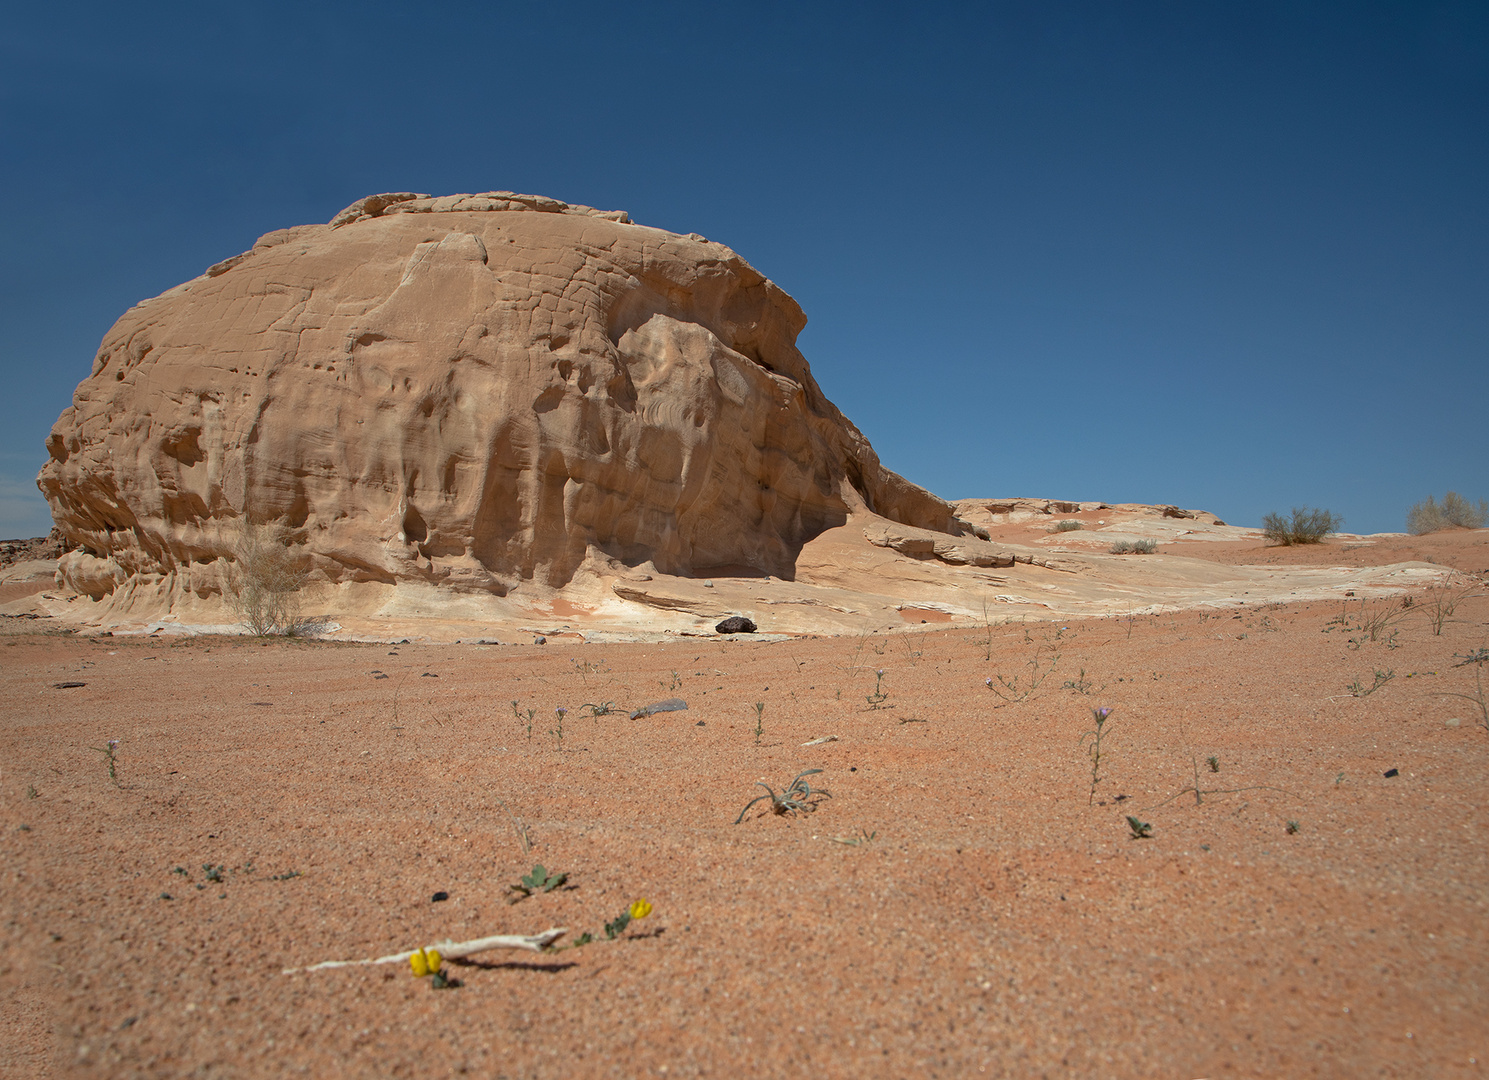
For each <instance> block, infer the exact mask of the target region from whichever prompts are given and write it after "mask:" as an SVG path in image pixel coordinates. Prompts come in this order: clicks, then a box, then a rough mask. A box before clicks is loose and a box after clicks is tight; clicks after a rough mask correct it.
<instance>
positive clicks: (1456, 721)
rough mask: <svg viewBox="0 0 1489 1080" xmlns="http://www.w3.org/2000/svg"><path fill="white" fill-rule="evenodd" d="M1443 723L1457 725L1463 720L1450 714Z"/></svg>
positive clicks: (1450, 725)
mask: <svg viewBox="0 0 1489 1080" xmlns="http://www.w3.org/2000/svg"><path fill="white" fill-rule="evenodd" d="M1443 723H1444V724H1446V725H1447V726H1448V727H1457V726H1458V725H1459V724H1461V723H1463V721H1462V720H1460V719H1458V717H1456V716H1450V717H1448V718H1447V719H1446V720H1444V721H1443Z"/></svg>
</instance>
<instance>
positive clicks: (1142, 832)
mask: <svg viewBox="0 0 1489 1080" xmlns="http://www.w3.org/2000/svg"><path fill="white" fill-rule="evenodd" d="M1127 827H1128V828H1129V829H1131V830H1132V838H1133V839H1134V840H1151V839H1152V838H1153V826H1151V825H1149V824H1148V823H1147V822H1146V821H1139V820H1138V819H1137V818H1135V817H1133V816H1132V815H1131V814H1128V815H1127Z"/></svg>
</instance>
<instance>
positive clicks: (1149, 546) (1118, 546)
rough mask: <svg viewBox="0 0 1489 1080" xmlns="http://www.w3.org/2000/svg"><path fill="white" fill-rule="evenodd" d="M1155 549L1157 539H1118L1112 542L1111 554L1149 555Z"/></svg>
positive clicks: (1156, 547)
mask: <svg viewBox="0 0 1489 1080" xmlns="http://www.w3.org/2000/svg"><path fill="white" fill-rule="evenodd" d="M1157 550H1158V541H1157V540H1147V539H1144V540H1118V541H1117V542H1116V543H1114V544H1112V554H1113V555H1151V554H1153V552H1155V551H1157Z"/></svg>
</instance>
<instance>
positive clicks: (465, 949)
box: [284, 927, 569, 975]
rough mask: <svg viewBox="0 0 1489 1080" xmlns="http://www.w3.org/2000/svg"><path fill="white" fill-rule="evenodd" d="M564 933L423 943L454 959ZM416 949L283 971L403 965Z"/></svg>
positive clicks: (544, 941)
mask: <svg viewBox="0 0 1489 1080" xmlns="http://www.w3.org/2000/svg"><path fill="white" fill-rule="evenodd" d="M568 932H569V930H568V927H557V928H555V929H552V930H544V931H543V932H542V933H541V934H531V935H528V936H523V935H521V934H495V935H493V936H491V937H483V938H475V939H474V940H472V941H441V942H437V943H436V944H434V945H428V946H425V948H429V949H438V950H439V954H440V956H441V957H443V958H444V959H446V960H456V959H458V958H460V957H462V956H471V955H473V954H475V953H478V952H485V951H486V950H488V949H526V950H527V951H528V952H542V951H543V950H544V949H546V948H547V947H548V946H549V945H552V944H553V943H554V942H555V941H557V940H558V939H559V938H561V937H563V936H564V935H565V934H567V933H568ZM418 951H419V950H418V949H409V950H408V951H406V952H401V953H393V954H392V955H391V956H379V957H378V958H377V959H375V960H323V961H321V962H320V963H319V964H311V965H310V966H309V967H302V968H285V969H284V974H285V975H294V974H295V973H297V972H301V971H321V970H324V969H325V968H343V967H360V966H362V965H364V964H406V963H408V959H409V957H411V956H413V955H414V953H416V952H418Z"/></svg>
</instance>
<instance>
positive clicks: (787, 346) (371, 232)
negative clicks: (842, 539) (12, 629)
mask: <svg viewBox="0 0 1489 1080" xmlns="http://www.w3.org/2000/svg"><path fill="white" fill-rule="evenodd" d="M805 322H806V319H805V317H804V316H803V314H802V312H801V309H800V308H799V307H797V305H796V303H795V302H794V301H793V300H792V299H791V298H790V297H789V296H787V295H786V294H785V293H784V292H782V291H781V290H780V289H779V288H777V287H776V286H775V285H774V284H773V283H771V282H770V281H768V280H766V279H765V278H764V277H763V276H762V275H760V274H759V273H758V272H757V271H756V270H755V269H754V268H753V267H751V266H750V265H749V264H748V263H746V262H745V261H744V260H743V259H741V258H739V256H738V255H736V254H735V253H734V252H733V251H731V250H729V249H728V248H727V247H724V246H723V245H721V244H716V243H710V242H709V241H706V240H704V239H703V238H702V237H699V236H678V235H675V234H672V233H668V232H664V231H661V230H658V229H651V228H646V227H643V226H640V225H635V224H632V223H630V222H629V221H628V219H627V218H626V215H625V214H623V213H602V212H600V211H596V210H591V209H589V208H586V207H576V206H568V205H566V204H564V203H560V202H557V201H555V200H551V199H543V198H538V197H533V196H521V195H513V194H511V193H504V192H496V193H490V194H486V195H474V196H471V195H466V196H450V197H446V198H429V197H427V196H416V195H412V194H408V193H402V194H392V195H377V196H373V197H371V198H368V199H364V200H362V201H360V202H358V203H356V204H354V205H353V206H351V207H349V208H348V209H347V210H345V211H343V212H342V213H341V214H339V215H337V217H336V218H335V219H333V221H332V222H331V223H330V224H328V225H308V226H301V227H298V228H292V229H284V230H280V231H278V232H273V233H269V234H268V235H266V236H264V237H263V238H261V239H260V240H259V241H258V243H256V244H255V245H254V247H253V249H252V250H251V251H248V252H245V253H244V254H242V255H239V256H237V257H235V258H232V259H228V260H226V261H225V262H222V263H219V264H217V265H216V266H214V267H212V268H211V269H210V270H208V271H207V273H206V274H204V275H203V276H201V277H199V278H196V279H195V280H193V281H190V282H187V283H186V284H184V285H180V286H178V287H176V288H174V289H172V290H170V291H169V292H166V293H164V294H162V295H161V296H158V297H156V298H154V299H153V300H147V301H145V302H144V303H141V304H139V305H138V306H136V307H135V308H133V309H131V310H130V311H128V312H127V313H125V315H124V316H123V317H122V318H121V319H120V320H119V321H118V323H116V324H115V325H114V327H113V329H112V330H110V331H109V333H108V335H107V336H106V337H105V338H104V341H103V344H102V346H101V347H100V349H99V351H98V355H97V358H96V359H95V361H94V364H93V371H92V374H91V375H89V376H88V378H87V379H85V380H84V381H83V382H82V384H81V385H80V386H79V387H78V389H77V392H76V394H75V395H74V398H73V404H72V407H71V408H69V409H67V410H66V411H65V412H64V413H63V414H62V416H61V418H60V419H59V420H58V421H57V424H56V426H55V427H54V428H53V430H52V434H51V436H50V438H49V439H48V440H47V447H48V450H49V451H50V455H51V460H50V461H49V462H48V464H47V465H46V466H45V467H44V468H43V469H42V472H41V474H40V476H39V478H38V484H39V486H40V488H41V490H42V493H43V494H44V495H45V496H46V497H47V499H48V501H49V502H50V504H51V507H52V514H53V517H54V519H55V520H56V523H57V525H58V527H59V529H60V530H61V532H62V534H63V535H64V536H65V537H66V538H67V540H68V541H69V542H70V543H72V544H75V545H77V546H78V548H79V550H77V551H75V552H72V553H70V554H69V555H68V556H67V557H66V558H64V560H63V562H62V568H61V570H60V571H59V573H60V574H61V576H62V577H63V578H64V579H65V582H64V583H65V584H68V585H71V586H72V587H74V588H76V589H78V590H79V591H83V592H87V593H89V594H90V595H93V596H95V597H96V596H100V595H104V594H107V593H108V592H110V591H111V590H113V589H115V588H117V587H118V586H119V585H120V584H121V583H123V582H124V581H126V580H128V579H129V578H130V577H131V576H134V577H137V578H138V577H154V576H164V575H175V580H176V582H177V583H178V587H179V588H180V589H183V590H184V589H190V590H193V591H196V592H198V593H201V594H203V595H205V594H206V593H209V592H213V591H216V590H217V589H218V588H220V586H221V581H222V573H223V568H224V567H225V566H226V562H225V561H223V560H225V559H226V558H227V557H228V556H230V554H231V552H232V550H233V547H234V545H235V543H236V542H237V539H238V537H239V536H240V535H241V531H242V528H243V524H244V522H245V521H251V522H253V523H278V524H281V525H283V526H286V527H287V528H288V529H289V530H291V532H292V535H293V537H294V539H295V541H296V542H297V543H298V544H299V545H303V546H302V547H301V548H300V550H302V551H303V552H304V553H305V555H306V558H307V559H308V560H309V562H310V564H311V567H312V573H313V576H314V577H315V578H316V579H319V580H326V581H331V582H344V581H380V582H389V583H393V582H400V581H411V580H417V581H426V582H434V583H441V584H446V585H450V586H454V587H457V588H461V589H469V590H482V591H487V592H490V593H495V594H498V595H502V594H505V593H506V592H508V591H509V590H512V589H514V588H521V587H523V586H524V585H526V584H529V583H531V584H534V585H538V586H544V587H561V586H562V585H564V584H565V583H566V582H568V581H569V580H570V579H571V578H572V577H573V575H574V574H575V573H576V572H577V571H578V570H579V569H580V568H581V567H583V566H585V565H586V564H587V563H589V564H594V563H602V564H606V565H610V566H614V565H616V564H626V565H630V566H635V565H640V564H645V563H650V564H652V565H653V566H654V567H655V568H656V569H657V570H659V571H661V572H663V573H667V574H675V575H689V574H700V575H706V574H709V573H724V572H728V571H730V570H741V571H745V570H747V571H750V572H755V573H761V574H771V575H774V576H776V577H782V578H790V577H791V576H792V574H793V567H794V563H795V559H796V555H797V553H798V552H799V551H800V549H801V546H802V545H803V544H804V543H806V542H807V541H809V540H811V539H812V538H813V537H815V536H817V535H818V534H820V533H821V532H823V530H825V529H828V528H831V527H834V526H837V525H841V524H842V523H843V522H844V521H845V520H846V518H847V516H848V514H849V513H850V512H853V511H857V510H868V511H871V512H873V513H877V514H879V515H882V516H884V517H886V518H889V519H891V520H893V521H897V522H900V523H902V524H905V525H909V526H914V527H918V528H923V529H929V530H933V531H936V532H943V533H945V532H949V533H952V534H953V535H960V534H961V533H962V532H964V531H965V526H964V525H963V523H961V522H960V521H959V520H958V519H957V518H956V516H955V514H954V513H953V510H952V508H951V507H950V506H949V505H948V504H947V503H945V502H943V501H942V500H940V499H937V498H935V497H934V496H932V495H930V494H929V493H928V492H926V491H924V490H922V489H921V488H918V487H916V486H915V485H913V484H910V483H909V482H907V481H905V480H904V479H903V478H901V477H899V476H897V475H895V474H894V473H891V472H889V471H887V470H886V469H884V468H883V467H882V466H881V465H880V463H879V460H878V458H877V456H876V455H875V454H874V451H873V449H872V448H871V447H870V446H869V444H868V442H867V441H866V440H865V439H864V438H863V436H862V435H861V434H860V433H859V431H858V430H857V429H856V428H855V427H854V426H853V425H852V424H851V423H849V422H848V421H847V420H846V419H845V418H844V417H843V416H842V414H841V413H840V412H839V411H838V410H837V408H835V407H834V406H833V405H832V403H831V402H829V401H828V400H827V399H826V398H825V397H824V396H823V394H822V392H821V390H820V389H819V388H818V386H817V384H816V382H815V381H814V380H813V378H812V375H811V372H810V370H809V369H808V367H807V363H806V361H805V359H804V358H803V357H802V355H801V353H800V352H799V351H797V349H796V345H795V340H796V336H797V334H798V333H799V332H800V330H801V328H802V327H803V326H804V325H805Z"/></svg>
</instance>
